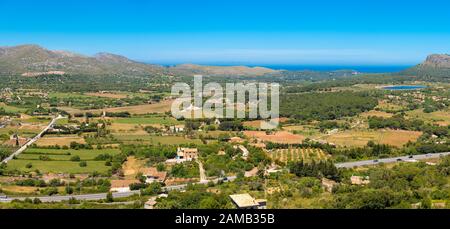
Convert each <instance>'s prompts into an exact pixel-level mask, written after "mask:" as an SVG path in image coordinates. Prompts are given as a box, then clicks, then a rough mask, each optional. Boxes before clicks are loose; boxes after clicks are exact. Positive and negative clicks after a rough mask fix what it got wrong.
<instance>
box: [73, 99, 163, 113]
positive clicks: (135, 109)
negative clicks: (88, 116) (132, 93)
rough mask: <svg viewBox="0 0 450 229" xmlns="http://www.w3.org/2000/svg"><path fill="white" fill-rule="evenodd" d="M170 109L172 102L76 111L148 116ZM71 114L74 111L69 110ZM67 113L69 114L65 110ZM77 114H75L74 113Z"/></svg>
mask: <svg viewBox="0 0 450 229" xmlns="http://www.w3.org/2000/svg"><path fill="white" fill-rule="evenodd" d="M171 107H172V100H164V101H162V102H159V103H153V104H144V105H136V106H126V107H112V108H106V109H97V110H84V111H83V110H78V113H80V112H91V113H97V114H100V113H102V112H103V111H105V112H130V114H150V113H164V112H168V111H170V109H171ZM71 111H72V112H74V111H76V110H73V109H72V110H71ZM67 112H70V111H69V110H67ZM75 113H77V112H75Z"/></svg>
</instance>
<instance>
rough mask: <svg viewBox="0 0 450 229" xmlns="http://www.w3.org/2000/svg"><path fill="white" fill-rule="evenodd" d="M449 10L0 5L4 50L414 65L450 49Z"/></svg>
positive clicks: (357, 0) (171, 59)
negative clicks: (25, 47) (39, 48)
mask: <svg viewBox="0 0 450 229" xmlns="http://www.w3.org/2000/svg"><path fill="white" fill-rule="evenodd" d="M449 9H450V3H449V2H448V1H444V0H442V1H439V0H427V1H414V0H410V1H402V0H397V1H394V0H391V1H387V0H377V1H372V0H366V1H364V0H339V1H331V0H330V1H326V0H316V1H312V0H310V1H299V0H297V1H294V0H292V1H289V0H258V1H250V0H248V1H245V0H240V1H237V0H227V1H214V0H191V1H187V0H185V1H175V0H160V1H153V0H148V1H138V0H128V1H125V0H123V1H116V0H109V1H93V0H91V1H85V0H78V1H56V0H55V1H50V0H48V1H46V0H41V1H31V0H29V1H26V0H1V1H0V10H1V11H0V46H12V45H17V44H30V43H32V44H39V45H41V46H44V47H47V48H49V49H58V50H69V51H75V52H78V53H82V54H86V55H92V54H94V53H96V52H101V51H105V52H112V53H117V54H121V55H125V56H127V57H129V58H132V59H135V60H141V61H147V62H153V63H163V64H175V63H203V64H208V63H209V64H249V65H257V64H261V65H285V64H286V65H293V64H298V65H412V64H416V63H419V62H421V61H422V60H423V59H424V58H425V57H426V56H427V55H428V54H431V53H450V12H449V11H450V10H449Z"/></svg>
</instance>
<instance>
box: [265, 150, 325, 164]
mask: <svg viewBox="0 0 450 229" xmlns="http://www.w3.org/2000/svg"><path fill="white" fill-rule="evenodd" d="M269 156H270V157H271V158H272V159H273V160H278V161H281V162H285V163H286V162H295V161H305V162H307V161H313V160H314V161H321V160H327V158H328V157H329V155H328V154H327V153H325V152H324V151H323V150H321V149H313V148H305V149H303V148H293V149H277V150H275V151H273V152H270V153H269Z"/></svg>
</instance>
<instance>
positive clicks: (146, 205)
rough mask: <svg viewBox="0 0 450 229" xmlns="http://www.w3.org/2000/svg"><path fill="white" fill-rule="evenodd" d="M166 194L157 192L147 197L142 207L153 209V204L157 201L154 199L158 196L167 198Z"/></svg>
mask: <svg viewBox="0 0 450 229" xmlns="http://www.w3.org/2000/svg"><path fill="white" fill-rule="evenodd" d="M167 197H168V195H167V194H159V195H158V196H153V197H150V199H148V201H147V202H145V204H144V209H155V205H156V204H157V203H158V202H157V201H156V200H157V199H158V198H167Z"/></svg>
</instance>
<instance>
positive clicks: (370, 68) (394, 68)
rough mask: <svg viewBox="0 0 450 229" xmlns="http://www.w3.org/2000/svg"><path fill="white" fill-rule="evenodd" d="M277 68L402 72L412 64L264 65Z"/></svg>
mask: <svg viewBox="0 0 450 229" xmlns="http://www.w3.org/2000/svg"><path fill="white" fill-rule="evenodd" d="M261 67H267V68H272V69H277V70H290V71H298V70H312V71H336V70H355V71H358V72H365V73H393V72H400V71H403V70H405V69H408V68H410V67H413V66H411V65H402V66H397V65H390V66H372V65H371V66H327V65H323V66H322V65H262V66H261Z"/></svg>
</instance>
